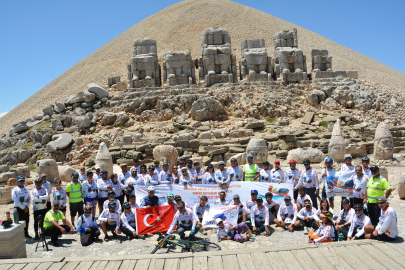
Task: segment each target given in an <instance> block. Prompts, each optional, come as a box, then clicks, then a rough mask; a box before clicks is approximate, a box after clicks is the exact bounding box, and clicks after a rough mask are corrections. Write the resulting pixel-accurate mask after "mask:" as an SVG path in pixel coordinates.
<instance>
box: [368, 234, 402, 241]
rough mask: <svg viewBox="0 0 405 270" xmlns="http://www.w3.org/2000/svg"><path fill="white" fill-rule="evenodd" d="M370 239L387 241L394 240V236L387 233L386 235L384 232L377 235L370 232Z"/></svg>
mask: <svg viewBox="0 0 405 270" xmlns="http://www.w3.org/2000/svg"><path fill="white" fill-rule="evenodd" d="M370 239H373V240H378V241H387V242H389V241H395V239H396V238H392V237H389V236H388V235H386V234H385V233H384V234H379V235H377V236H375V235H374V234H371V235H370Z"/></svg>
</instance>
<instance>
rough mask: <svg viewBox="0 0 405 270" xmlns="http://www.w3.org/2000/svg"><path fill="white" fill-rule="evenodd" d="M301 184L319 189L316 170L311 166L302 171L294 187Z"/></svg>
mask: <svg viewBox="0 0 405 270" xmlns="http://www.w3.org/2000/svg"><path fill="white" fill-rule="evenodd" d="M301 184H303V185H304V187H305V188H316V189H319V181H318V174H317V173H316V171H315V170H314V169H312V168H309V169H308V170H304V171H302V173H301V176H300V179H299V180H298V183H297V185H295V187H294V188H298V187H299V186H301Z"/></svg>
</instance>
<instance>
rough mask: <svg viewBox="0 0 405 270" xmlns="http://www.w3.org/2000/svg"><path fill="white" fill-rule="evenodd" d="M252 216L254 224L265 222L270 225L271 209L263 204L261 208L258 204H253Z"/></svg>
mask: <svg viewBox="0 0 405 270" xmlns="http://www.w3.org/2000/svg"><path fill="white" fill-rule="evenodd" d="M250 218H251V222H252V226H256V222H264V225H265V226H267V225H269V211H268V210H267V207H265V206H263V205H262V207H261V208H259V206H258V205H255V206H253V207H252V208H251V209H250Z"/></svg>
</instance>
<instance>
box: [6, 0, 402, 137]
mask: <svg viewBox="0 0 405 270" xmlns="http://www.w3.org/2000/svg"><path fill="white" fill-rule="evenodd" d="M213 26H217V27H223V28H225V29H227V30H228V31H229V34H230V36H231V39H232V41H233V44H232V50H233V53H234V54H236V55H237V58H238V61H239V59H240V41H241V40H242V39H247V38H265V40H266V45H267V48H268V51H269V55H273V51H274V49H273V40H272V36H273V35H274V33H276V32H278V31H281V30H284V29H288V30H292V29H293V28H297V29H298V42H299V47H300V48H302V49H303V50H304V53H305V54H306V56H307V65H308V68H309V69H310V67H311V59H310V58H311V54H310V52H311V49H313V48H318V49H327V50H329V54H330V55H331V56H333V69H334V70H358V71H359V76H360V78H361V79H366V80H369V81H371V82H375V83H380V84H383V85H388V86H391V87H404V86H405V74H404V73H402V72H399V71H397V70H395V69H392V68H390V67H388V66H386V65H384V64H382V63H379V62H378V61H375V60H373V59H371V58H369V57H367V56H364V55H362V54H360V53H357V52H355V51H353V50H350V49H348V48H346V47H344V46H341V45H339V44H337V43H335V42H333V41H331V40H329V39H326V38H324V37H322V36H320V35H317V34H315V33H313V32H311V31H309V30H306V29H304V28H301V27H299V26H297V25H294V24H292V23H289V22H286V21H283V20H281V19H279V18H276V17H274V16H272V15H270V14H267V13H264V12H262V11H260V10H256V9H253V8H250V7H246V6H243V5H240V4H237V3H234V2H231V1H227V0H218V1H213V0H201V1H197V0H190V1H184V2H180V3H177V4H174V5H172V6H170V7H168V8H166V9H163V10H162V11H160V12H158V13H156V14H154V15H152V16H150V17H148V18H146V19H145V20H143V21H141V22H140V23H138V24H136V25H134V26H133V27H131V28H130V29H128V30H127V31H125V32H124V33H122V34H121V35H119V36H117V37H116V38H114V39H113V40H111V41H110V42H108V43H107V44H105V45H104V46H102V47H101V48H99V49H98V50H96V51H95V52H94V53H92V54H91V55H89V56H87V57H86V58H84V59H83V60H82V61H80V62H79V63H77V64H76V65H75V66H73V67H72V68H70V69H69V70H67V71H66V72H65V73H63V74H62V75H60V76H59V77H58V78H56V79H55V80H53V81H52V82H50V83H49V84H48V85H46V86H45V87H44V88H42V89H41V90H39V91H38V92H37V93H35V94H34V95H32V96H31V97H30V98H28V99H27V100H25V101H24V102H23V103H21V104H20V105H19V106H17V107H16V108H14V109H13V110H12V111H11V112H9V113H7V114H6V115H5V116H3V117H2V118H0V133H3V132H8V131H9V130H10V128H11V126H12V124H15V123H17V122H18V121H22V120H25V119H27V118H28V117H30V116H33V115H36V114H41V113H42V108H43V107H45V106H46V105H48V104H50V103H54V102H56V101H62V100H63V99H64V98H66V97H68V96H69V95H71V94H74V93H77V92H79V91H83V90H85V89H86V85H87V84H89V83H91V82H94V83H97V84H100V85H105V84H106V81H107V77H109V76H113V75H114V76H116V75H121V76H123V77H125V78H123V79H125V80H126V73H127V71H126V70H127V63H128V62H129V59H130V57H131V50H132V48H131V47H132V42H133V40H134V39H136V38H138V37H142V36H149V37H152V38H154V39H156V40H157V44H158V54H159V58H160V59H162V58H163V54H164V53H165V52H167V51H169V50H172V51H175V50H185V49H189V50H191V52H192V56H193V58H196V57H197V56H198V55H199V54H200V33H201V32H202V31H203V30H204V29H205V28H208V27H213ZM367 46H372V44H368V45H367Z"/></svg>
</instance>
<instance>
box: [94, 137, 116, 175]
mask: <svg viewBox="0 0 405 270" xmlns="http://www.w3.org/2000/svg"><path fill="white" fill-rule="evenodd" d="M94 163H95V164H96V165H100V169H101V170H106V171H107V172H108V175H109V176H110V175H111V174H112V173H113V159H112V156H111V155H110V152H109V151H108V148H107V144H106V143H105V142H102V143H100V147H99V149H98V152H97V155H96V157H95V159H94Z"/></svg>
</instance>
